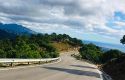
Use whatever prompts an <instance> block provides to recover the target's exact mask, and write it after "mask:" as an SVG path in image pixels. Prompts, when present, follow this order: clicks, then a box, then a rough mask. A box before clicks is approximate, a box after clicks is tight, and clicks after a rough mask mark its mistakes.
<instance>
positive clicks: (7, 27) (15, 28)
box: [0, 23, 35, 35]
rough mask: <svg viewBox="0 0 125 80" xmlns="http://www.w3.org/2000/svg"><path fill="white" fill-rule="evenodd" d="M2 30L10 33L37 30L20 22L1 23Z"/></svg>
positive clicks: (19, 33) (18, 33)
mask: <svg viewBox="0 0 125 80" xmlns="http://www.w3.org/2000/svg"><path fill="white" fill-rule="evenodd" d="M0 30H3V31H6V32H8V33H12V34H16V35H22V34H34V33H35V32H34V31H32V30H30V29H28V28H26V27H24V26H22V25H18V24H2V23H0Z"/></svg>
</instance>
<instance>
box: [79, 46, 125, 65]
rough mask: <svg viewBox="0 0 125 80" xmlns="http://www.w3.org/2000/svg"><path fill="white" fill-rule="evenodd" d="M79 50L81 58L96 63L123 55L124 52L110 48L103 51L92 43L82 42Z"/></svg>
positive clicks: (102, 62)
mask: <svg viewBox="0 0 125 80" xmlns="http://www.w3.org/2000/svg"><path fill="white" fill-rule="evenodd" d="M79 52H80V56H81V58H82V59H87V60H89V61H91V62H93V63H96V64H104V63H107V62H109V61H112V60H115V59H117V58H119V57H122V56H124V53H123V52H121V51H119V50H115V49H111V50H108V51H106V52H104V51H102V49H101V48H100V47H98V46H96V45H94V44H84V45H83V46H82V47H81V48H80V49H79Z"/></svg>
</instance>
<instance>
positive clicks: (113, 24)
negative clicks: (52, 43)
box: [0, 0, 125, 44]
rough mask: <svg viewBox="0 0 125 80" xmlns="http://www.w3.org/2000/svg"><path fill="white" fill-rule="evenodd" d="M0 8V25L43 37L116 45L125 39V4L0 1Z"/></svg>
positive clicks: (124, 0)
mask: <svg viewBox="0 0 125 80" xmlns="http://www.w3.org/2000/svg"><path fill="white" fill-rule="evenodd" d="M0 4H1V5H0V22H1V23H5V24H9V23H16V24H20V25H23V26H25V27H27V28H30V29H32V30H34V31H37V32H41V33H52V32H56V33H66V34H69V35H70V36H72V37H77V38H80V39H82V40H92V41H99V42H106V43H115V44H120V39H121V38H122V37H123V35H125V0H119V1H118V0H110V1H109V0H93V1H92V0H63V1H61V0H0Z"/></svg>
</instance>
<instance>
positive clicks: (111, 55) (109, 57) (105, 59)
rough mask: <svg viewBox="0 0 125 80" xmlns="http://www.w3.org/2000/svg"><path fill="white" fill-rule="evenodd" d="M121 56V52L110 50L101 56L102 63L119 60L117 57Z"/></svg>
mask: <svg viewBox="0 0 125 80" xmlns="http://www.w3.org/2000/svg"><path fill="white" fill-rule="evenodd" d="M122 54H123V53H122V52H121V51H119V50H112V49H111V50H109V51H107V52H105V53H104V54H103V62H104V63H106V62H108V61H110V60H113V59H116V58H119V57H121V56H122Z"/></svg>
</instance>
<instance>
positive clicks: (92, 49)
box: [79, 44, 102, 63]
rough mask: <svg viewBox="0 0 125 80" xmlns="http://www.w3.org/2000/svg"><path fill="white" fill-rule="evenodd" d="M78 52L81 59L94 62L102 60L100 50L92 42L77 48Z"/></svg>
mask: <svg viewBox="0 0 125 80" xmlns="http://www.w3.org/2000/svg"><path fill="white" fill-rule="evenodd" d="M79 52H80V55H81V56H82V58H83V59H87V60H90V61H92V62H94V63H101V62H102V51H101V49H100V48H99V47H97V46H95V45H94V44H85V45H84V46H83V47H82V48H80V49H79Z"/></svg>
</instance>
